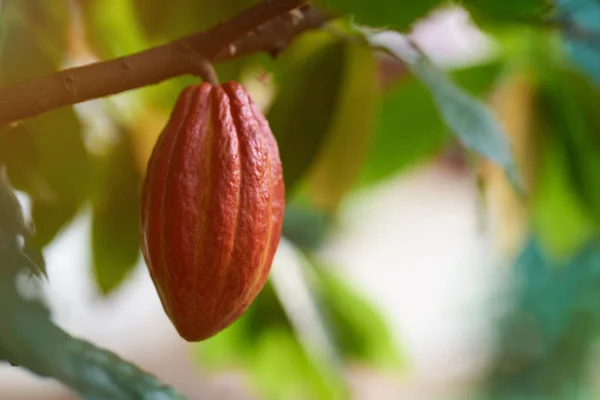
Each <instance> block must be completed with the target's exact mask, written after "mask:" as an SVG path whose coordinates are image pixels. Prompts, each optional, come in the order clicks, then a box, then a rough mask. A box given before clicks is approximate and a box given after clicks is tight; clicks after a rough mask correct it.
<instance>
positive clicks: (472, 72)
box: [361, 62, 500, 184]
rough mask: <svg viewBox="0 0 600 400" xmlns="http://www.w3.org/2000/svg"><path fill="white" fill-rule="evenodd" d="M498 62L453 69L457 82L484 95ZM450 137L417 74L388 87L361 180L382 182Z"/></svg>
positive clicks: (475, 93)
mask: <svg viewBox="0 0 600 400" xmlns="http://www.w3.org/2000/svg"><path fill="white" fill-rule="evenodd" d="M499 67H500V65H499V64H498V63H497V62H493V63H489V64H483V65H478V66H474V67H467V68H465V69H461V70H458V71H454V72H452V76H453V78H454V79H455V80H456V82H457V84H458V85H460V86H461V87H462V88H464V89H465V90H467V91H469V92H470V93H472V94H473V95H475V96H483V95H485V94H486V93H487V92H488V91H489V90H490V88H491V86H492V84H493V82H494V81H495V78H496V77H497V75H498V73H499V69H500V68H499ZM447 141H448V135H447V128H446V125H445V124H444V121H443V120H442V118H441V117H440V116H439V114H438V111H437V109H436V105H435V102H434V101H433V99H432V97H431V95H430V93H429V91H428V90H427V88H425V87H424V86H423V85H422V84H421V83H420V81H419V80H417V79H416V78H415V77H414V76H405V77H402V78H400V79H399V81H398V82H397V83H395V84H394V86H393V87H392V88H391V89H390V90H388V92H387V93H386V96H385V99H384V101H383V105H382V108H381V110H380V113H379V122H378V128H377V131H376V133H375V137H374V140H373V145H372V148H371V151H370V154H369V158H368V161H367V163H366V166H365V169H364V171H363V176H362V180H361V183H363V184H372V183H379V182H381V181H383V180H385V179H386V178H389V177H390V176H393V175H394V174H396V173H399V172H401V171H403V170H404V169H406V168H408V167H410V166H412V165H415V164H416V163H418V162H421V161H424V160H426V159H427V158H429V157H431V156H433V155H434V154H435V153H436V152H437V151H439V150H440V149H441V148H442V147H443V146H444V145H445V144H446V143H447Z"/></svg>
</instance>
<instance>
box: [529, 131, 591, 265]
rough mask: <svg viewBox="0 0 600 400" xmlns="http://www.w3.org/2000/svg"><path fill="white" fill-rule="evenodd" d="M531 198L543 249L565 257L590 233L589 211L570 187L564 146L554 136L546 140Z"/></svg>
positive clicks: (570, 182) (533, 215)
mask: <svg viewBox="0 0 600 400" xmlns="http://www.w3.org/2000/svg"><path fill="white" fill-rule="evenodd" d="M546 142H547V143H546V149H544V152H543V155H542V157H543V159H542V164H541V166H540V168H539V169H540V171H539V172H538V177H537V180H536V188H535V195H534V197H533V199H532V204H531V206H530V207H531V210H532V227H533V229H534V231H535V233H536V235H537V237H538V240H539V241H540V244H541V245H542V246H543V248H544V250H545V251H546V252H547V253H549V254H550V255H552V256H553V257H555V258H564V257H568V256H570V255H572V254H573V252H574V251H576V250H578V249H579V248H580V246H581V245H582V243H583V242H584V241H585V240H587V239H589V237H590V236H591V234H592V233H593V226H592V225H593V224H591V222H590V219H589V214H588V212H587V210H585V207H584V206H583V204H582V203H581V201H580V199H579V197H578V196H577V193H576V192H575V190H574V188H573V182H572V180H571V179H570V176H569V173H568V170H567V160H566V154H565V151H564V149H561V147H560V146H559V143H558V142H557V140H556V139H555V138H549V139H547V141H546Z"/></svg>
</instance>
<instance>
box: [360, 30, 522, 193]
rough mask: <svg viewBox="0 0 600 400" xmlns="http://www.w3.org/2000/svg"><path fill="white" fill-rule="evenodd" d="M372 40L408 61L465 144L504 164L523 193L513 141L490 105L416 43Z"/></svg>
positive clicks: (445, 119)
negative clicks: (397, 44)
mask: <svg viewBox="0 0 600 400" xmlns="http://www.w3.org/2000/svg"><path fill="white" fill-rule="evenodd" d="M370 40H371V42H372V44H374V45H376V46H379V48H382V49H385V50H387V52H389V53H390V54H391V55H393V56H395V57H397V58H398V59H400V60H402V61H404V62H405V63H406V64H407V66H408V67H409V68H410V70H411V71H412V73H413V74H414V75H415V76H416V77H418V78H419V79H420V81H421V82H422V83H423V84H424V85H425V86H426V87H427V89H428V90H429V92H430V93H431V95H432V97H433V100H434V102H435V104H436V106H437V109H438V110H439V113H440V116H441V117H442V119H443V120H444V122H445V123H446V125H447V126H448V128H450V130H451V131H452V133H454V135H455V136H456V137H457V139H458V140H459V141H460V142H461V144H462V145H463V146H465V147H466V148H467V149H469V150H471V151H474V152H476V153H478V154H479V155H481V156H483V157H485V158H487V159H489V160H490V161H492V162H494V163H496V164H497V165H499V166H500V167H502V168H503V169H504V171H505V173H506V176H507V177H508V178H509V179H510V182H511V183H512V185H513V188H514V189H515V190H516V191H517V192H519V193H523V191H524V187H523V181H522V177H521V176H520V173H519V171H518V169H517V166H516V163H515V160H514V155H513V152H512V148H511V145H510V141H509V140H508V136H507V135H506V132H504V129H503V128H502V126H501V125H500V124H499V122H498V121H497V120H496V118H495V117H494V115H493V114H492V112H491V111H490V109H489V108H488V107H487V106H486V105H484V104H483V103H482V102H481V101H480V100H478V99H477V98H476V97H475V96H473V95H471V94H469V93H467V92H466V91H464V90H463V89H462V88H461V87H459V86H458V85H456V84H455V83H454V82H453V81H452V80H451V79H450V78H449V77H448V76H447V74H446V73H445V72H444V71H442V70H441V69H440V68H438V67H437V66H435V65H434V64H433V63H432V62H431V61H430V60H429V58H428V57H427V56H426V55H425V54H423V52H422V51H421V50H420V49H419V48H418V47H417V46H416V45H415V44H413V43H410V48H409V49H403V50H401V51H399V50H398V49H392V48H387V47H386V43H380V42H379V40H378V38H377V37H376V36H371V37H370Z"/></svg>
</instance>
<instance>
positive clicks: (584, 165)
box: [545, 71, 600, 224]
mask: <svg viewBox="0 0 600 400" xmlns="http://www.w3.org/2000/svg"><path fill="white" fill-rule="evenodd" d="M545 89H546V90H545V94H546V105H547V107H548V109H547V113H546V114H545V117H546V118H548V119H549V124H550V125H551V126H553V127H554V128H555V132H556V135H557V137H556V140H557V141H558V143H559V145H560V146H561V147H562V148H563V149H564V150H565V153H566V161H567V170H568V172H569V174H570V181H571V182H572V184H573V186H574V189H575V192H576V193H577V194H578V195H579V197H580V198H581V200H582V202H583V203H584V205H585V206H586V208H587V210H588V212H589V213H590V215H591V216H592V217H593V218H594V221H595V222H596V223H597V224H599V223H600V138H599V137H598V135H597V132H598V130H599V129H600V115H599V114H598V107H600V89H598V88H596V87H594V86H592V85H591V84H590V82H588V81H585V80H584V79H582V77H581V76H579V75H577V74H573V73H570V72H568V71H565V72H562V73H557V74H556V76H555V78H554V79H553V80H552V81H549V82H547V83H546V84H545Z"/></svg>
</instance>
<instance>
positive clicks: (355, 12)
mask: <svg viewBox="0 0 600 400" xmlns="http://www.w3.org/2000/svg"><path fill="white" fill-rule="evenodd" d="M320 2H321V3H322V4H323V5H324V6H326V7H328V8H331V9H332V10H335V11H338V12H340V13H343V14H350V15H352V16H353V17H354V18H355V20H356V22H358V23H359V24H362V25H368V26H371V27H388V28H392V29H396V30H399V31H403V32H404V31H407V30H408V29H409V28H410V27H411V25H412V24H413V23H414V22H416V21H417V20H419V19H421V18H424V17H426V16H427V14H428V13H429V12H430V11H432V10H433V9H435V8H436V7H438V6H440V5H445V4H446V3H447V2H446V1H444V0H421V1H411V0H371V1H364V0H320Z"/></svg>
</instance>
